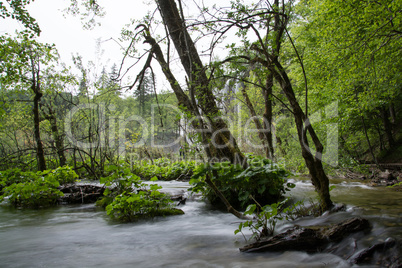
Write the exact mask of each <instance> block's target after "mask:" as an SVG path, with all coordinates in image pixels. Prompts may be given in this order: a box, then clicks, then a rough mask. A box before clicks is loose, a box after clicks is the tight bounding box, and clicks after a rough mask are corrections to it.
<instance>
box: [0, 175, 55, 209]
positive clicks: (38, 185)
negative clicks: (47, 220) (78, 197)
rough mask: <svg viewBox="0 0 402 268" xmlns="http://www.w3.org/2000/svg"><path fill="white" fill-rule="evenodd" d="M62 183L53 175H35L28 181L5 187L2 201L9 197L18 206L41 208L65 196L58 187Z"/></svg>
mask: <svg viewBox="0 0 402 268" xmlns="http://www.w3.org/2000/svg"><path fill="white" fill-rule="evenodd" d="M59 186H60V183H59V182H58V181H57V179H55V178H54V177H51V176H46V177H42V176H35V177H33V178H30V179H29V180H28V181H26V182H20V183H13V184H11V185H10V186H7V187H5V188H4V189H3V195H1V196H0V202H2V201H3V200H4V199H5V198H6V197H8V202H9V203H10V204H12V205H14V206H16V207H24V208H41V207H48V206H51V205H54V204H56V203H57V200H58V198H59V197H61V196H63V193H62V192H60V191H59V190H58V189H57V187H59Z"/></svg>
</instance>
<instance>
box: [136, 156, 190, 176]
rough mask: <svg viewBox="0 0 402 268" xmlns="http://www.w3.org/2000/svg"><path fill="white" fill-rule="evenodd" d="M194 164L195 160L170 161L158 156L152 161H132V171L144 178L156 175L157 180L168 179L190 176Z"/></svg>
mask: <svg viewBox="0 0 402 268" xmlns="http://www.w3.org/2000/svg"><path fill="white" fill-rule="evenodd" d="M196 165H197V163H196V161H178V162H172V161H171V160H170V159H168V158H159V159H155V160H154V161H153V162H151V161H149V160H147V161H144V160H142V161H134V162H133V163H132V171H133V173H135V174H137V175H138V176H140V177H141V178H142V179H144V180H149V179H151V178H153V177H157V178H158V179H159V180H164V181H170V180H176V179H188V178H190V177H191V176H192V174H193V170H194V169H195V167H196Z"/></svg>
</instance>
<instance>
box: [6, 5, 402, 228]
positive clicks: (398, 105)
mask: <svg viewBox="0 0 402 268" xmlns="http://www.w3.org/2000/svg"><path fill="white" fill-rule="evenodd" d="M190 2H191V3H190ZM29 3H30V1H16V0H8V1H6V2H5V3H0V14H1V17H2V18H3V19H6V18H7V19H15V20H18V21H20V22H21V23H22V25H24V27H25V29H24V30H22V31H18V32H15V33H4V34H2V35H1V36H0V170H1V173H0V174H1V175H0V194H1V196H0V200H5V199H7V198H8V200H9V201H10V202H11V203H13V204H14V205H15V206H17V207H21V206H22V207H24V206H25V207H34V208H38V207H42V206H47V205H52V204H55V203H57V202H58V200H60V197H61V196H63V193H61V192H60V191H61V190H62V188H60V187H66V186H60V185H63V184H67V183H72V182H74V181H76V180H77V179H78V178H79V179H81V180H90V181H91V180H93V181H99V182H100V183H101V184H103V185H105V186H107V187H106V188H105V187H104V188H102V190H99V191H101V192H100V195H101V196H102V198H100V199H98V201H97V204H98V205H99V206H101V207H104V208H105V209H106V210H107V213H108V214H109V215H110V216H112V218H115V219H118V220H123V221H134V220H135V219H136V218H137V217H138V215H140V214H149V215H151V216H155V215H161V214H162V215H170V214H180V213H181V211H179V210H178V209H176V208H174V206H172V203H171V200H170V199H169V197H168V196H167V195H165V194H164V193H162V192H159V189H160V188H159V187H158V186H156V184H154V185H150V186H149V185H147V184H144V181H145V180H151V181H156V180H176V179H181V180H190V179H191V181H190V182H191V184H192V190H193V191H196V192H197V191H199V192H202V193H203V194H204V195H205V196H207V197H208V199H209V200H210V201H211V202H212V203H221V204H223V205H224V206H226V209H227V210H228V211H229V212H231V213H233V214H234V215H236V216H237V217H239V218H242V219H244V218H246V219H247V215H251V214H252V213H253V212H254V211H255V210H256V208H257V207H259V208H264V205H268V206H270V208H273V206H274V207H275V208H278V209H279V206H283V205H284V204H285V203H284V202H283V199H282V197H283V194H284V193H285V192H286V191H289V190H290V188H293V187H294V186H295V185H294V184H292V183H289V182H287V180H286V178H288V177H289V176H290V174H292V175H291V176H296V175H305V176H308V177H309V179H310V180H311V183H312V184H313V185H314V188H315V190H316V192H317V195H318V199H317V200H318V205H317V207H316V210H317V211H316V213H318V214H320V213H322V212H325V211H328V210H330V209H332V208H333V207H334V203H333V201H332V200H331V195H330V191H331V187H330V179H331V178H337V177H349V178H360V179H361V178H365V179H367V178H370V179H373V181H375V180H377V179H378V178H379V177H381V176H382V177H381V178H384V176H387V177H386V178H385V179H387V180H388V181H387V185H392V184H399V185H400V184H401V182H400V177H399V176H400V169H401V166H400V163H401V162H402V132H401V128H402V120H401V119H402V76H401V70H402V49H401V47H402V39H401V37H402V21H401V17H402V14H401V12H402V1H400V0H381V1H366V0H365V1H363V0H343V1H341V0H336V1H330V0H300V1H293V0H289V1H279V0H270V1H239V0H236V1H230V2H229V1H225V3H223V2H222V4H221V3H217V4H213V5H210V6H208V5H207V4H206V3H204V2H203V1H181V0H178V1H175V0H156V1H152V3H150V4H149V7H150V12H149V13H148V14H147V15H146V16H144V18H142V19H141V20H137V19H136V20H133V21H132V24H131V25H127V26H126V27H125V28H123V29H122V32H121V41H122V44H126V45H125V46H124V51H123V52H122V55H121V59H122V61H121V65H120V66H118V65H113V66H95V63H91V62H90V63H85V60H84V59H85V55H76V56H74V57H73V63H74V64H73V65H72V66H67V65H66V64H65V63H63V62H61V61H60V58H59V54H58V51H57V47H56V46H55V45H51V44H45V43H41V42H39V41H38V37H39V36H40V32H41V30H40V25H38V24H37V23H36V20H35V18H32V17H31V16H30V14H29V12H28V11H27V10H28V9H27V6H28V5H29ZM122 8H124V7H122ZM104 11H106V12H107V10H103V9H102V3H101V1H92V0H91V1H86V0H82V1H73V0H72V1H71V6H70V7H69V8H68V9H66V11H65V13H66V14H68V15H70V16H77V17H78V18H77V19H82V21H83V22H84V23H85V25H84V27H88V28H91V27H96V20H97V17H100V16H103V15H104V14H103V13H104ZM190 11H191V12H190ZM44 16H45V14H44ZM129 62H130V63H129ZM94 70H102V71H101V72H100V73H94ZM134 70H137V71H134ZM128 77H130V78H128ZM163 83H164V84H165V85H166V84H167V85H169V90H166V88H165V87H164V88H165V89H162V88H163V87H162V86H161V85H162V84H163ZM385 167H386V168H394V171H393V173H391V174H389V172H388V171H387V172H388V175H386V174H385V175H384V169H385ZM108 187H109V188H108ZM110 187H111V188H110ZM91 189H92V188H91ZM134 189H137V190H135V191H134ZM144 189H145V190H144ZM91 191H93V190H91ZM64 193H66V192H64ZM34 195H38V196H40V197H38V199H37V200H34V199H33V198H32V196H34ZM44 195H45V197H44ZM256 204H257V207H256ZM272 204H274V205H272ZM169 209H170V210H169ZM288 209H289V210H291V209H290V208H288ZM295 209H296V207H293V208H292V210H295ZM257 210H258V209H257ZM240 211H245V212H244V213H243V212H240ZM263 211H264V210H263ZM299 212H300V211H299ZM276 216H277V215H276V214H275V215H271V214H269V215H268V214H264V216H263V217H264V219H265V220H266V219H267V218H269V219H276V218H275V217H276ZM246 223H248V224H250V222H246ZM268 223H270V224H272V221H267V220H266V221H265V224H262V225H261V226H260V228H262V227H264V226H265V227H264V228H263V230H262V231H261V230H258V232H257V233H258V235H259V236H268V235H272V233H273V231H274V230H273V229H274V227H272V225H271V228H269V226H267V224H268ZM245 227H250V225H247V224H244V225H243V226H242V225H241V226H240V227H239V230H238V231H239V232H241V231H242V228H245ZM256 229H258V228H256Z"/></svg>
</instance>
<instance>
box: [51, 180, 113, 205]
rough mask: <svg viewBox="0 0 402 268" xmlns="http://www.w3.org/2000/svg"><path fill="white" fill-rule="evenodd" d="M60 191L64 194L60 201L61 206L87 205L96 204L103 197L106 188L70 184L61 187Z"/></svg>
mask: <svg viewBox="0 0 402 268" xmlns="http://www.w3.org/2000/svg"><path fill="white" fill-rule="evenodd" d="M59 190H60V191H61V192H63V193H64V196H62V197H61V198H60V199H59V203H61V204H87V203H95V202H96V201H97V200H98V199H99V198H100V197H102V196H103V192H104V191H105V188H104V187H101V186H95V185H75V184H68V185H63V186H60V187H59Z"/></svg>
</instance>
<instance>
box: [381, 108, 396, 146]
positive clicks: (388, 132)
mask: <svg viewBox="0 0 402 268" xmlns="http://www.w3.org/2000/svg"><path fill="white" fill-rule="evenodd" d="M388 112H389V110H388V109H386V108H385V107H382V108H381V115H382V122H383V124H384V129H385V134H386V135H387V139H388V144H389V148H393V147H394V146H395V145H396V143H395V140H394V136H393V135H392V124H391V121H390V120H389V113H388Z"/></svg>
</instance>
